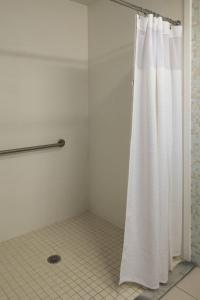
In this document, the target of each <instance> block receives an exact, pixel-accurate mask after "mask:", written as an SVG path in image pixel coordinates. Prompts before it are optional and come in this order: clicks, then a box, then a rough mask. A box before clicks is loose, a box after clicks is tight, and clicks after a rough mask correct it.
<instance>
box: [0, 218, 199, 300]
mask: <svg viewBox="0 0 200 300" xmlns="http://www.w3.org/2000/svg"><path fill="white" fill-rule="evenodd" d="M122 238H123V233H122V231H121V230H120V229H118V228H116V227H114V226H113V225H111V224H110V223H108V222H106V221H104V220H102V219H100V218H98V217H96V216H94V215H92V214H90V213H86V214H84V215H82V216H80V217H76V218H73V219H71V220H68V221H65V222H63V223H59V224H56V225H53V226H49V227H46V228H44V229H41V230H38V231H35V232H32V233H29V234H26V235H24V236H21V237H18V238H15V239H12V240H9V241H6V242H3V243H0V300H4V299H5V300H7V299H9V300H28V299H32V300H37V299H49V300H51V299H63V300H64V299H68V300H71V299H72V300H75V299H82V300H84V299H97V300H98V299H99V300H101V299H107V300H114V299H118V300H123V299H126V300H129V299H131V300H132V299H134V298H135V297H137V296H138V295H139V294H140V293H141V291H142V290H141V289H140V288H139V287H138V286H137V285H134V284H130V285H128V284H124V285H122V286H120V287H119V286H118V276H119V267H120V260H121V251H122ZM52 254H59V255H61V257H62V261H61V262H60V263H59V264H57V265H50V264H48V263H47V257H48V256H49V255H52ZM196 292H198V291H196Z"/></svg>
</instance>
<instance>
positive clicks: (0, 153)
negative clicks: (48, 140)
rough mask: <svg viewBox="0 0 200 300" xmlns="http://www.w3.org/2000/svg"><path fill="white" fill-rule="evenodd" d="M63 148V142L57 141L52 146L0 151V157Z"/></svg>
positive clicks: (61, 140)
mask: <svg viewBox="0 0 200 300" xmlns="http://www.w3.org/2000/svg"><path fill="white" fill-rule="evenodd" d="M64 146H65V140H63V139H60V140H58V141H57V143H54V144H46V145H39V146H31V147H23V148H15V149H7V150H0V156H1V155H7V154H13V153H20V152H28V151H35V150H42V149H47V148H56V147H64Z"/></svg>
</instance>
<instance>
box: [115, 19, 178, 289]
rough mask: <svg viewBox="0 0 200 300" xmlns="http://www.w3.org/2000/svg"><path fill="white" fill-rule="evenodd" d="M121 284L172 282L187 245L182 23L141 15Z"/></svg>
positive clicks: (149, 286)
mask: <svg viewBox="0 0 200 300" xmlns="http://www.w3.org/2000/svg"><path fill="white" fill-rule="evenodd" d="M136 35H137V37H136V55H135V74H134V98H133V119H132V137H131V147H130V163H129V182H128V193H127V210H126V224H125V237H124V247H123V254H122V263H121V273H120V283H123V282H137V283H139V284H142V285H144V286H146V287H148V288H151V289H157V288H159V283H166V282H167V281H168V272H169V270H170V268H171V263H172V258H173V256H178V255H181V248H182V70H181V67H182V27H181V26H170V24H169V23H168V22H165V21H163V20H162V18H160V17H159V18H156V17H153V15H149V16H148V17H140V16H137V33H136Z"/></svg>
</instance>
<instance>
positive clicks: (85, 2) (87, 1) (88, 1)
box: [71, 0, 94, 5]
mask: <svg viewBox="0 0 200 300" xmlns="http://www.w3.org/2000/svg"><path fill="white" fill-rule="evenodd" d="M71 1H74V2H78V3H81V4H85V5H89V4H90V3H91V2H94V0H71Z"/></svg>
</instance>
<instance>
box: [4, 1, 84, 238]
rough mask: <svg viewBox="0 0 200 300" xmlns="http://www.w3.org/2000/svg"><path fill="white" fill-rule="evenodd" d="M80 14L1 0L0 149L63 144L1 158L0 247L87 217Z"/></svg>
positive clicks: (53, 5)
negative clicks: (61, 141)
mask: <svg viewBox="0 0 200 300" xmlns="http://www.w3.org/2000/svg"><path fill="white" fill-rule="evenodd" d="M87 59H88V28H87V7H85V6H83V5H80V4H77V3H73V2H70V1H68V0H58V1H57V0H17V1H16V0H0V149H6V148H12V147H22V146H29V145H37V144H45V143H52V142H55V141H57V139H59V138H64V139H65V140H66V146H65V147H64V148H62V149H54V150H44V151H40V152H32V153H26V154H25V153H23V154H16V155H11V156H7V157H1V158H0V240H5V239H8V238H11V237H13V236H16V235H20V234H23V233H25V232H28V231H31V230H33V229H36V228H39V227H41V226H44V225H47V224H50V223H54V222H56V221H60V220H62V219H65V218H67V217H69V216H73V215H77V214H79V213H81V212H82V211H84V210H86V209H87V207H88V205H87V200H88V197H87V191H88V188H87V187H88V186H87V184H88V182H87V166H88V69H87Z"/></svg>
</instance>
